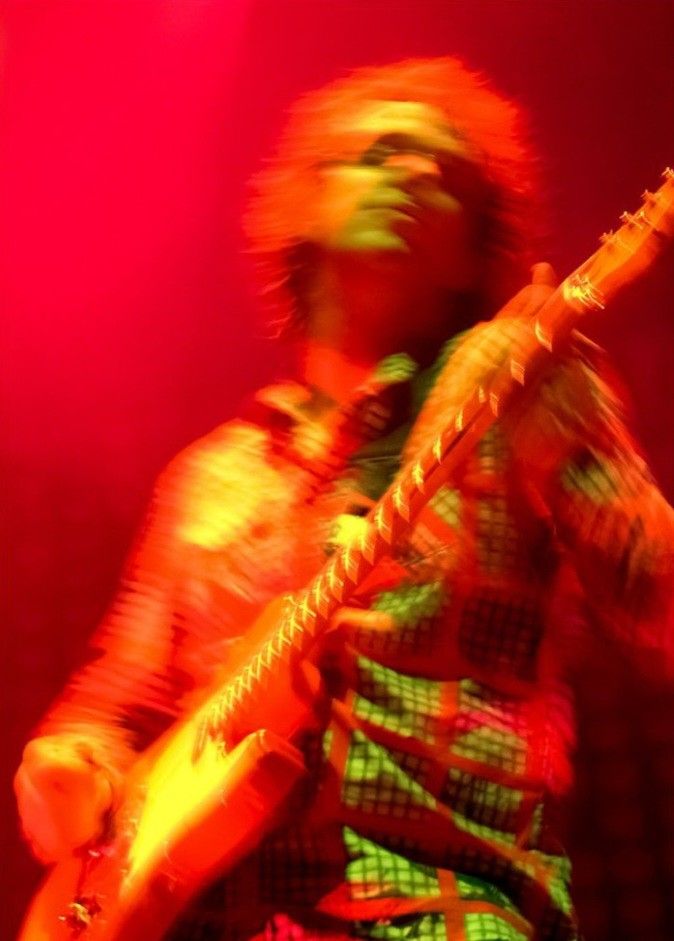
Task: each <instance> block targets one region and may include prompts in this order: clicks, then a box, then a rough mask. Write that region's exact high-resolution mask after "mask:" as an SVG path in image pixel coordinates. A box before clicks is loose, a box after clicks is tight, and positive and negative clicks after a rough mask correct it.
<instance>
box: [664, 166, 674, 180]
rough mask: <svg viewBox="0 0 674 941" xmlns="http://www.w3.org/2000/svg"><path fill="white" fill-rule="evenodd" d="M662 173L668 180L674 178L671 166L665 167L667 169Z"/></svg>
mask: <svg viewBox="0 0 674 941" xmlns="http://www.w3.org/2000/svg"><path fill="white" fill-rule="evenodd" d="M662 175H663V176H664V177H665V179H666V180H674V170H672V168H671V167H665V169H664V170H663V171H662Z"/></svg>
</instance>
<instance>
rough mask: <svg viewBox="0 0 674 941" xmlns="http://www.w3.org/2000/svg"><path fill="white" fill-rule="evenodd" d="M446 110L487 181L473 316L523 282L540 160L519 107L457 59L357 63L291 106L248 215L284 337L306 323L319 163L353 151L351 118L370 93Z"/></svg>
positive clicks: (263, 286) (273, 320)
mask: <svg viewBox="0 0 674 941" xmlns="http://www.w3.org/2000/svg"><path fill="white" fill-rule="evenodd" d="M372 100H382V101H415V102H421V103H423V104H428V105H430V106H432V107H434V108H436V109H439V110H440V111H441V112H442V113H443V114H444V116H445V118H446V122H447V126H448V127H449V128H450V129H451V130H452V131H453V132H454V133H455V134H457V135H459V136H460V137H461V138H463V139H464V140H465V141H466V142H467V143H468V144H469V146H470V148H471V150H472V151H473V153H474V154H475V160H476V162H477V163H478V166H479V168H480V171H481V174H482V177H483V180H484V182H485V187H486V199H485V203H484V208H483V211H482V218H481V219H480V220H479V222H480V233H481V240H480V241H481V244H480V246H479V251H480V253H481V255H482V258H483V273H482V277H481V283H480V287H479V290H478V296H477V297H475V298H474V299H473V306H474V309H475V319H477V318H478V317H480V316H485V315H491V314H493V313H495V312H496V310H498V308H499V307H501V306H502V304H503V303H504V302H505V301H506V300H507V299H508V298H509V297H510V296H511V295H512V294H513V293H514V291H515V290H517V289H518V288H519V287H520V286H521V285H522V283H523V280H524V278H525V277H526V271H527V268H528V266H529V264H530V263H531V257H530V245H531V242H532V229H533V219H532V216H533V207H534V202H535V200H534V196H535V185H534V175H535V161H534V159H533V155H532V152H531V149H530V147H529V145H528V140H527V134H526V131H525V122H524V120H523V116H522V113H521V111H520V109H519V108H518V107H517V106H516V105H515V104H514V103H513V102H512V101H509V100H508V99H506V98H505V97H503V96H502V95H501V94H500V93H498V92H496V91H495V90H494V89H493V88H492V87H491V86H490V85H489V83H488V82H487V80H486V79H485V78H484V77H483V76H481V75H479V74H476V73H473V72H470V71H469V70H468V69H466V67H465V66H464V65H463V64H462V63H461V62H460V61H458V60H457V59H453V58H432V59H408V60H405V61H402V62H398V63H394V64H392V65H386V66H372V67H366V68H359V69H356V70H354V71H353V72H351V73H350V74H348V75H347V76H345V77H344V78H340V79H337V80H336V81H333V82H331V83H330V84H328V85H325V86H324V87H323V88H320V89H318V90H316V91H312V92H309V93H308V94H306V95H304V96H302V97H301V98H300V99H299V100H298V101H297V102H295V104H294V105H293V106H292V107H291V109H290V112H289V118H288V121H287V123H286V126H285V129H284V130H283V132H282V133H281V135H280V138H279V141H278V143H277V147H276V150H275V152H274V153H273V154H272V156H271V157H270V159H269V160H268V161H267V163H266V165H265V167H264V169H263V170H262V171H261V172H259V173H258V174H257V175H256V176H255V177H253V179H252V180H251V182H250V196H249V202H248V209H247V212H246V215H245V219H244V227H245V233H246V237H247V241H248V247H249V251H250V253H251V254H252V256H253V260H254V265H255V279H256V281H257V286H258V288H259V293H260V296H261V299H262V302H263V305H264V312H265V315H266V317H267V318H268V320H269V322H270V324H271V326H272V328H273V331H274V333H275V335H276V336H289V335H292V334H296V333H301V332H302V327H303V322H304V320H305V318H306V312H305V310H304V308H303V305H302V303H301V292H302V287H303V285H304V284H306V276H307V269H308V268H310V266H311V258H312V251H311V243H310V238H309V236H308V234H309V233H310V232H311V231H312V227H313V213H314V212H315V209H316V203H317V200H316V194H317V187H318V184H319V171H318V168H319V167H320V165H321V164H322V163H325V162H326V161H330V160H334V159H339V158H340V157H346V156H351V155H350V154H349V146H351V147H352V146H353V143H352V141H351V140H350V138H349V136H348V134H347V129H348V117H349V115H350V114H353V113H354V111H355V110H357V108H358V107H359V106H362V105H363V104H364V103H365V102H367V101H372Z"/></svg>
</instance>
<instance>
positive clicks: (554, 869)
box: [43, 321, 674, 941]
mask: <svg viewBox="0 0 674 941" xmlns="http://www.w3.org/2000/svg"><path fill="white" fill-rule="evenodd" d="M518 329H519V325H518V324H516V323H510V322H503V321H495V322H492V323H490V324H486V325H479V326H478V327H476V328H474V329H473V330H472V331H469V332H468V333H467V334H463V335H461V336H459V337H457V338H455V339H454V340H453V341H451V342H450V343H449V344H448V345H447V346H446V348H445V349H444V351H443V354H442V356H441V358H440V361H442V362H444V361H445V360H447V358H451V360H452V362H453V363H454V369H453V371H452V374H451V378H450V382H449V385H448V386H447V387H445V388H444V389H443V390H442V393H441V394H440V393H439V392H438V391H437V387H436V388H434V385H433V384H434V381H435V378H436V374H437V370H438V368H439V363H438V364H436V366H434V367H433V368H432V369H431V370H428V371H426V372H420V371H417V372H416V373H414V374H413V375H412V376H411V378H410V372H413V370H411V369H410V368H409V361H406V360H405V359H404V358H392V359H390V360H387V361H385V363H383V364H382V366H381V368H380V376H379V380H378V383H377V385H376V392H374V393H373V392H372V390H370V391H369V392H368V393H367V394H363V396H362V398H361V400H360V402H359V403H358V406H357V407H355V408H353V409H352V413H351V415H350V421H349V422H347V423H346V425H347V426H348V428H349V429H350V432H349V434H347V435H344V434H342V435H341V436H340V435H339V434H337V433H336V432H335V427H336V426H335V425H334V423H333V424H327V423H326V422H325V421H324V420H323V419H322V418H321V417H320V413H319V411H318V410H317V409H316V397H315V395H314V394H312V393H311V391H310V390H308V389H306V388H304V387H301V386H298V385H295V384H287V385H285V386H281V387H272V388H271V389H268V390H264V391H263V393H261V394H260V395H259V396H258V398H257V403H256V406H255V409H254V410H253V412H251V415H250V418H249V420H245V421H238V422H232V423H229V424H227V425H225V426H222V427H220V428H218V429H216V430H215V431H214V432H212V433H211V434H210V435H208V436H207V437H206V438H204V439H202V440H200V441H198V442H196V443H195V444H194V445H192V446H191V447H190V448H188V449H187V450H186V451H185V452H183V453H182V454H180V455H179V456H178V457H177V458H176V459H175V460H174V461H173V462H172V463H171V465H169V467H168V468H167V470H166V471H165V472H164V474H163V475H162V476H161V477H160V479H159V482H158V485H157V489H156V493H155V498H154V500H153V503H152V506H151V508H150V513H149V515H148V519H147V522H146V525H145V527H144V529H143V531H142V533H141V536H140V538H139V541H138V544H137V546H136V548H135V549H134V551H133V552H132V555H131V558H130V561H129V564H128V566H127V570H126V575H125V579H124V584H123V586H122V589H121V592H120V594H119V596H118V598H117V599H116V601H115V603H114V604H113V606H112V608H111V611H110V613H109V615H108V617H107V619H106V621H105V623H104V625H103V626H102V628H101V629H100V631H99V632H98V635H97V637H96V639H95V642H94V645H95V649H96V650H97V652H98V653H97V657H96V659H94V660H93V661H92V662H91V663H90V665H89V666H88V667H86V668H85V669H84V671H82V672H81V673H80V674H79V675H78V676H77V677H76V678H75V679H74V680H73V682H72V683H71V685H70V686H69V688H68V690H67V691H66V694H65V696H64V698H63V699H62V700H61V701H60V703H59V704H57V705H56V707H55V708H54V709H53V710H52V712H51V713H50V715H49V716H48V717H47V719H46V721H45V723H44V726H43V731H45V732H54V731H58V730H64V729H66V730H72V729H76V728H79V729H82V728H83V727H86V728H87V729H88V730H89V731H90V732H91V731H92V730H93V734H94V735H96V736H97V737H98V739H99V741H100V751H101V762H102V763H103V764H105V763H107V764H108V765H109V766H110V767H111V769H114V770H115V771H117V770H118V769H120V768H121V769H124V768H125V767H126V766H127V765H128V763H129V762H130V761H131V760H133V757H134V756H135V754H136V751H137V750H138V749H139V748H141V747H144V745H145V744H147V742H148V741H149V740H151V738H152V737H153V736H154V735H155V734H156V733H157V731H158V730H159V729H160V728H161V727H163V726H165V725H166V724H167V723H168V722H169V721H170V720H171V719H172V718H173V717H175V716H176V715H180V714H181V712H182V710H183V709H184V708H185V707H186V702H187V701H188V700H189V694H190V692H191V691H192V690H193V689H194V688H199V687H202V686H203V685H204V684H205V683H207V682H208V680H209V678H210V677H211V676H212V674H213V672H214V670H215V669H216V668H217V667H218V666H220V665H221V664H222V663H223V662H226V660H227V658H228V656H229V654H230V651H231V650H232V649H236V647H237V645H240V644H241V643H242V637H243V636H244V635H245V627H246V626H247V625H248V624H250V623H251V622H252V620H253V619H254V616H255V614H256V613H257V612H258V611H259V608H260V606H261V605H262V604H264V603H265V602H267V601H269V600H270V599H272V598H273V597H274V596H276V595H277V594H280V593H281V592H287V591H293V590H295V589H298V588H300V587H301V586H302V585H303V584H304V583H305V582H306V581H307V579H308V578H309V577H310V575H311V574H313V573H315V572H316V571H317V570H318V568H319V567H320V565H321V563H322V561H323V560H324V558H325V556H326V554H327V553H329V552H330V551H332V549H333V548H334V545H335V544H338V543H340V542H344V541H346V540H348V538H349V533H350V532H352V531H354V530H357V528H358V525H359V520H361V519H362V516H363V514H364V513H366V512H367V510H368V508H369V507H370V506H371V505H372V501H373V500H375V499H376V498H377V497H378V496H379V495H380V494H381V493H382V492H383V490H384V489H385V487H386V486H387V485H388V483H389V482H390V480H391V479H393V477H394V476H395V474H396V472H397V471H398V469H399V467H400V465H401V462H404V461H405V460H407V459H409V457H410V456H411V455H413V454H414V453H416V449H417V448H418V447H420V446H421V444H422V443H423V442H424V440H425V439H426V438H427V437H428V436H429V435H430V434H432V433H433V429H434V428H435V427H436V425H437V421H438V420H439V419H440V418H441V414H442V413H443V412H445V411H446V410H447V408H450V409H451V406H452V405H457V404H460V403H461V401H462V400H463V399H464V398H465V397H466V395H467V394H468V393H469V392H470V391H471V389H472V388H473V384H474V382H475V381H477V379H479V378H480V377H481V376H483V375H484V373H485V371H488V370H489V369H492V368H493V367H494V365H495V364H496V363H498V362H499V361H500V360H501V359H502V358H503V357H504V356H505V355H506V352H507V350H508V349H509V347H510V345H511V344H512V342H514V341H516V336H517V331H518ZM431 390H433V391H431ZM429 393H430V394H429ZM344 427H345V426H344V423H343V424H342V428H344ZM354 429H355V431H354ZM358 438H360V444H359V445H358V446H357V447H356V449H355V451H354V450H353V447H354V442H355V441H356V439H358ZM337 439H340V440H339V442H338V440H337ZM345 442H346V444H345ZM340 447H341V448H342V452H343V453H341V454H338V453H337V452H338V451H339V448H340ZM673 533H674V523H673V521H672V512H671V510H670V508H669V507H668V506H667V505H666V504H665V502H664V500H663V499H662V497H661V495H660V494H659V492H658V491H657V488H656V487H655V485H654V484H653V482H652V481H651V479H650V477H649V475H648V472H647V470H646V468H645V465H644V463H643V461H642V460H641V459H640V458H639V457H638V455H637V452H636V450H635V448H634V445H633V442H632V441H631V439H630V438H629V435H628V434H627V432H626V431H625V428H624V426H623V424H622V421H621V418H620V410H619V407H618V403H617V401H616V399H615V396H614V394H613V392H612V390H611V388H610V387H609V386H608V385H607V384H606V382H605V381H604V379H603V378H602V377H601V374H600V372H599V371H598V370H597V354H596V351H594V350H593V349H592V348H591V347H590V345H589V344H587V343H586V342H584V341H581V340H579V341H578V343H577V344H576V347H575V348H574V350H573V351H572V352H571V353H569V354H568V355H566V356H565V357H564V358H562V359H561V360H559V361H558V362H557V363H556V365H555V368H554V369H553V370H552V371H551V373H550V375H549V377H548V378H547V379H546V380H545V382H544V384H542V385H540V386H539V387H538V388H537V390H536V394H535V397H530V401H529V402H528V403H526V404H525V405H523V406H522V407H521V408H520V409H519V410H518V411H517V412H516V413H514V414H512V415H510V416H508V417H507V418H506V419H504V420H501V421H499V422H497V423H496V424H495V425H494V426H493V427H492V428H491V430H490V431H489V432H488V433H487V434H486V435H485V437H484V438H483V439H482V441H481V442H480V444H479V446H478V447H477V448H476V450H475V452H474V453H473V454H472V455H471V456H470V458H469V459H468V460H467V461H465V462H464V463H463V464H462V465H461V466H459V467H457V468H456V469H455V471H454V473H453V474H452V476H451V478H450V480H449V482H448V483H447V484H445V485H444V486H442V487H441V489H440V490H439V491H438V492H437V493H436V495H435V496H434V497H433V498H432V499H431V500H430V502H429V503H428V505H427V506H426V507H425V509H424V510H423V511H422V513H421V515H420V517H419V518H418V520H417V522H416V524H415V525H414V527H413V530H412V532H411V533H410V535H409V536H408V537H407V538H406V539H405V540H404V541H403V542H402V544H401V545H399V546H398V547H397V550H396V553H395V558H392V559H388V560H386V561H385V562H384V563H383V564H382V565H381V566H380V567H379V569H378V571H377V572H376V573H375V577H374V578H371V579H369V580H368V586H367V588H366V589H364V590H363V591H361V592H360V593H359V594H358V595H357V597H356V599H355V601H353V602H352V603H351V605H352V606H351V608H350V609H349V612H348V615H349V616H348V617H347V618H344V619H343V624H342V626H341V627H340V628H338V629H337V630H336V631H334V632H331V633H330V634H329V635H328V637H327V638H326V639H325V641H324V642H323V643H321V644H319V645H318V647H317V649H316V651H315V655H314V660H315V662H316V664H317V665H318V666H319V668H320V670H321V671H322V674H323V677H324V680H325V684H326V688H327V691H328V693H329V698H328V699H327V700H326V704H325V721H324V722H323V724H322V726H321V727H320V728H319V729H310V730H307V732H306V734H305V736H304V738H303V740H302V743H301V744H302V747H303V749H304V752H305V756H306V760H307V764H308V766H309V768H310V771H311V773H310V775H309V777H308V780H307V782H306V784H305V786H304V789H303V790H302V792H301V793H300V794H298V795H296V797H295V800H296V805H295V807H294V812H293V813H292V814H291V815H290V818H289V819H291V820H292V821H293V823H292V824H288V825H286V826H284V827H283V828H282V829H281V830H279V831H278V832H277V833H275V834H274V835H273V836H272V837H271V838H269V839H267V840H266V841H265V842H264V843H263V845H262V846H260V847H259V848H258V849H257V850H256V851H255V852H254V853H253V854H252V855H251V856H250V857H249V858H248V859H247V860H246V861H245V862H244V863H243V864H241V865H240V866H239V867H238V868H237V870H236V871H235V872H233V873H231V874H229V875H228V877H227V878H226V879H225V880H224V881H221V882H219V883H218V884H217V885H215V886H213V887H211V888H210V889H209V891H208V892H206V893H204V895H203V897H202V898H201V899H200V900H199V903H198V904H197V905H196V906H195V907H194V911H193V912H191V913H190V915H189V917H188V918H186V919H185V920H184V921H182V922H181V924H180V925H178V926H176V928H175V931H174V932H172V933H171V939H172V941H175V939H178V938H180V939H186V938H189V939H191V941H196V939H206V938H208V939H219V938H223V939H228V941H233V939H238V938H241V939H244V938H246V939H248V938H252V937H259V938H265V939H272V938H276V939H302V941H309V939H312V938H346V937H366V938H386V939H397V938H423V939H448V941H464V939H465V941H525V939H533V938H537V939H538V938H540V939H559V941H561V939H573V938H576V937H577V933H576V928H575V922H574V918H573V912H572V907H571V903H570V899H569V892H568V885H569V877H570V872H569V869H570V867H569V863H568V860H567V858H566V857H565V855H564V853H563V851H562V850H561V848H560V846H559V844H558V843H557V841H556V838H555V836H554V832H553V831H554V828H553V827H551V818H552V816H553V814H554V806H555V803H556V798H557V797H558V796H559V795H560V794H562V793H563V792H564V791H565V790H566V789H567V787H568V785H569V781H570V771H569V751H570V747H571V745H572V741H573V723H572V719H571V713H572V709H571V702H570V692H569V686H568V681H567V675H566V674H567V670H568V666H569V662H570V660H571V658H572V653H573V649H574V647H575V646H576V643H577V640H578V637H579V635H580V632H581V631H582V630H584V629H586V623H587V621H588V610H590V611H591V614H592V624H593V625H601V626H603V627H604V628H606V629H608V630H610V631H611V632H613V633H614V634H618V635H620V637H621V638H622V639H623V641H624V640H625V639H627V640H628V641H630V642H634V643H635V649H636V648H637V647H640V648H645V647H649V646H650V647H653V648H656V649H659V650H664V651H665V652H666V653H667V654H668V656H669V657H670V660H671V633H668V627H669V625H670V622H671V606H672V598H671V585H672V577H671V576H672V573H673V570H674V563H673V562H672V550H671V548H670V546H671V545H672V541H671V540H672V534H673ZM371 612H377V614H378V617H377V618H376V619H373V618H372V616H371Z"/></svg>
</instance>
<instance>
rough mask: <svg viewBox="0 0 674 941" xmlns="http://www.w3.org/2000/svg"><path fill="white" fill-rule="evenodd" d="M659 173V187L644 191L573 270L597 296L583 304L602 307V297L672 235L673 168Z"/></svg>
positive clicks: (648, 260)
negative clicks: (639, 200) (637, 203)
mask: <svg viewBox="0 0 674 941" xmlns="http://www.w3.org/2000/svg"><path fill="white" fill-rule="evenodd" d="M662 176H663V178H664V182H663V183H662V186H660V188H659V189H658V190H657V191H656V192H655V193H650V192H649V191H648V190H646V192H645V193H643V195H642V199H643V203H642V204H641V206H640V207H639V209H638V210H637V211H636V212H633V213H629V212H624V213H623V214H622V215H621V217H620V221H621V222H622V225H621V226H620V228H619V229H617V230H616V231H615V232H607V233H606V234H605V235H602V237H601V242H602V245H601V247H600V248H599V250H598V251H597V252H595V254H594V255H593V256H592V257H591V258H589V259H588V261H587V262H586V263H585V264H584V265H583V266H582V267H581V268H580V269H579V270H578V271H577V272H576V275H577V276H579V277H580V280H581V281H584V280H586V281H587V283H589V284H590V285H591V286H592V289H593V290H594V292H595V294H596V295H597V296H601V303H599V302H597V303H592V302H590V303H587V304H586V306H588V307H589V306H603V300H604V298H606V297H608V296H611V295H613V294H614V293H615V292H617V291H618V290H619V289H620V288H621V287H622V286H623V285H624V284H626V283H627V282H628V281H632V280H633V279H634V278H636V277H638V276H639V275H640V274H641V273H642V271H645V270H646V268H648V266H649V265H650V264H651V263H652V262H653V260H654V259H655V256H656V255H658V254H659V253H660V251H662V249H663V248H664V246H665V245H666V244H667V242H668V241H669V240H670V239H671V238H672V237H674V170H672V169H671V168H670V167H667V169H666V170H664V172H663V174H662Z"/></svg>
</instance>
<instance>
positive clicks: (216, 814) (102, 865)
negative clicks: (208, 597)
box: [17, 719, 304, 941]
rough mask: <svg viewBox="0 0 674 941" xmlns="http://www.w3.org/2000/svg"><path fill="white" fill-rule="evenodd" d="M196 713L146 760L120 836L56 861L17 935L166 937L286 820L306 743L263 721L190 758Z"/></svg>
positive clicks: (107, 939) (115, 940) (118, 822)
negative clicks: (229, 744) (226, 746)
mask: <svg viewBox="0 0 674 941" xmlns="http://www.w3.org/2000/svg"><path fill="white" fill-rule="evenodd" d="M195 722H196V719H195V720H192V721H188V722H186V723H184V724H182V725H181V726H179V727H178V730H177V731H176V732H174V733H172V734H170V737H169V738H168V739H166V738H165V739H163V740H162V747H161V749H157V748H153V749H152V754H151V755H149V756H144V757H142V758H141V759H140V761H139V762H138V763H137V765H136V766H135V767H134V769H133V770H132V772H131V775H130V778H129V782H128V786H127V792H126V798H125V800H124V803H123V805H122V807H121V808H120V810H119V812H118V814H117V816H116V818H115V835H114V837H113V838H112V839H111V841H110V842H109V843H107V844H104V845H101V846H99V847H97V848H96V849H95V850H94V851H91V852H87V853H84V854H83V855H82V856H81V857H70V858H68V859H67V860H64V861H63V862H60V863H57V864H56V865H55V866H54V868H53V869H52V870H51V871H50V873H49V874H48V876H47V878H46V879H45V881H44V883H43V884H42V886H41V888H40V890H39V891H38V893H37V895H36V896H35V898H34V899H33V902H32V904H31V907H30V909H29V911H28V913H27V916H26V919H25V921H24V925H23V928H22V930H21V932H20V934H19V937H18V939H17V941H73V939H81V941H160V939H161V938H162V937H163V936H164V934H165V933H166V932H167V931H168V930H169V929H170V927H171V926H172V925H173V923H174V922H175V921H176V919H177V918H178V917H179V916H180V914H181V912H182V911H184V909H185V908H186V906H187V905H188V904H189V903H190V901H191V900H192V899H194V897H195V896H196V895H197V894H198V893H199V892H200V891H201V890H202V889H203V888H204V887H205V886H207V885H208V883H209V881H210V880H212V879H213V878H215V877H216V876H217V875H219V874H220V873H222V872H225V871H227V870H229V869H231V868H232V867H233V866H234V865H235V864H236V863H237V862H238V861H239V860H241V859H242V858H243V857H244V856H245V855H246V853H247V852H249V851H250V850H251V849H252V848H253V847H254V846H255V845H257V844H258V843H259V842H260V840H261V839H262V838H263V837H264V836H265V834H266V833H267V832H268V831H269V830H271V829H272V828H273V827H274V826H275V825H276V824H277V823H278V822H279V820H280V819H281V816H282V810H283V806H284V803H285V800H286V798H287V796H288V794H289V792H290V791H291V790H292V788H293V786H294V785H295V783H296V781H297V780H298V779H299V778H300V777H301V775H302V774H303V773H304V764H303V762H302V759H301V756H300V753H299V752H298V751H297V749H295V748H293V746H291V745H289V744H287V742H286V741H284V740H283V739H281V738H280V737H278V736H277V735H275V734H273V733H270V732H268V731H266V730H262V731H258V732H255V733H253V734H251V735H249V736H248V737H247V738H245V739H244V740H243V741H242V742H241V743H240V744H239V745H237V746H236V748H234V749H233V750H232V751H231V752H230V753H229V754H224V752H223V750H222V748H221V747H220V745H219V744H216V743H215V742H213V741H212V740H210V739H209V740H208V741H207V742H205V743H204V745H203V748H202V749H201V751H200V754H199V755H198V756H197V757H193V758H192V759H190V760H187V756H189V755H190V754H192V753H193V743H194V740H195V736H196V735H197V734H198V730H197V728H196V726H195ZM157 752H158V754H157Z"/></svg>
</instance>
